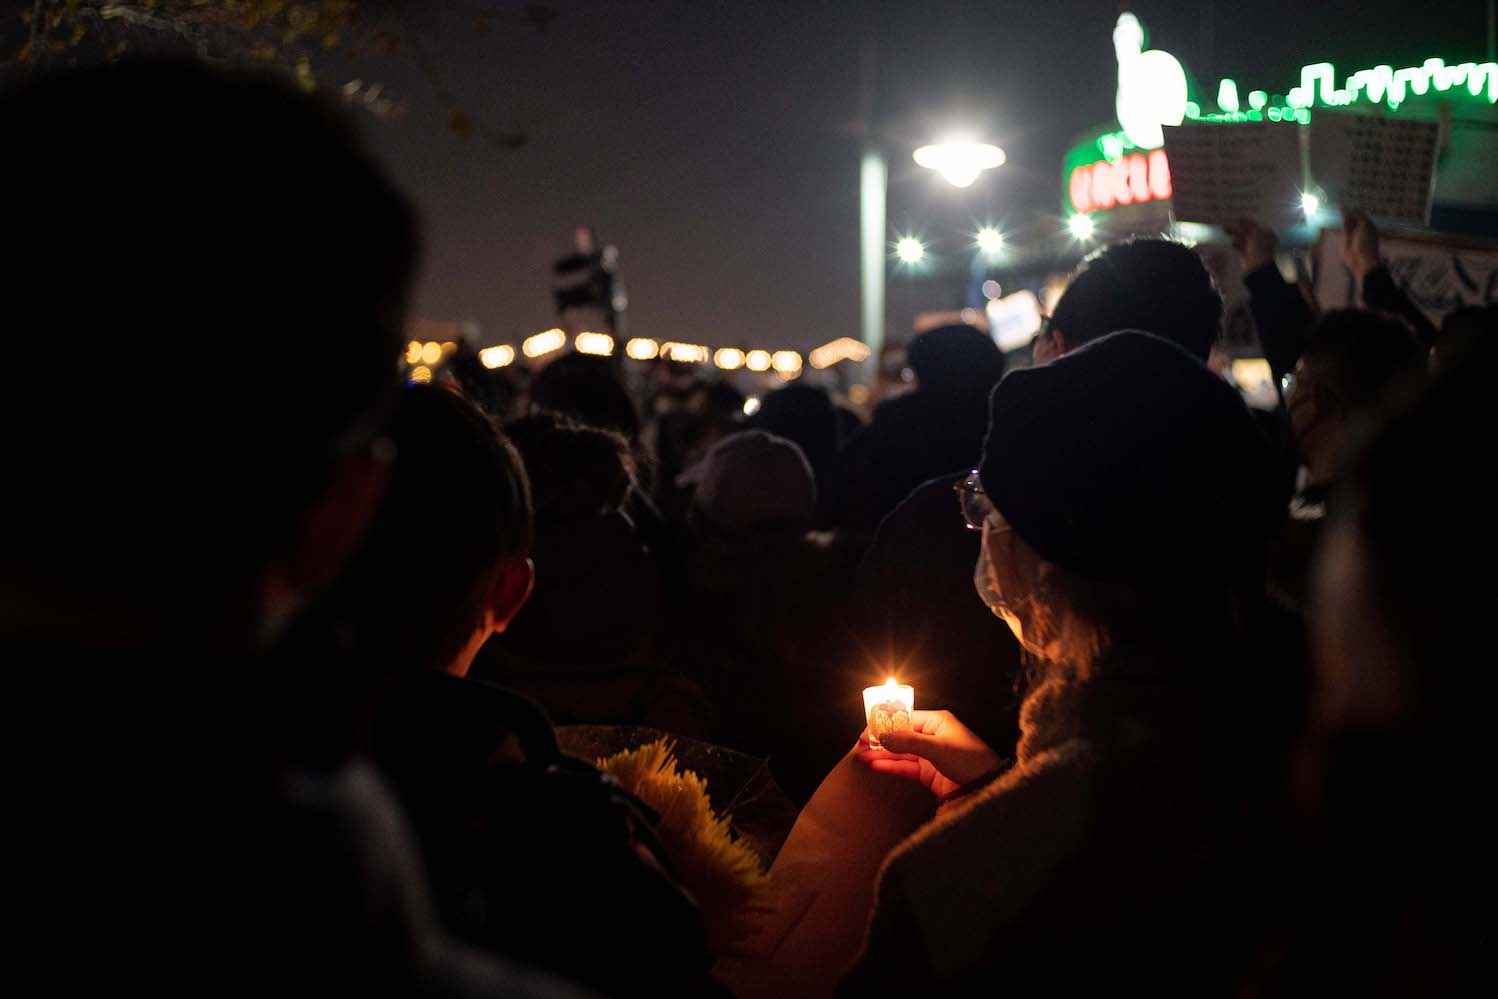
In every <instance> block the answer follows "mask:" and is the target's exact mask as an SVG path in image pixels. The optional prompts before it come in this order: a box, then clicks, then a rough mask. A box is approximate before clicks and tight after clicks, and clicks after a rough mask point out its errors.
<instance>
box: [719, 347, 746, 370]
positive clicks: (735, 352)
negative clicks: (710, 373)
mask: <svg viewBox="0 0 1498 999" xmlns="http://www.w3.org/2000/svg"><path fill="white" fill-rule="evenodd" d="M713 363H714V364H716V365H717V366H718V367H720V368H722V369H723V370H724V371H737V370H738V369H739V368H742V367H743V366H744V352H743V351H742V350H739V348H737V347H723V348H720V349H719V350H718V352H717V353H716V354H714V355H713Z"/></svg>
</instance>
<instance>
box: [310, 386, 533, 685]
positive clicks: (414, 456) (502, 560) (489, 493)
mask: <svg viewBox="0 0 1498 999" xmlns="http://www.w3.org/2000/svg"><path fill="white" fill-rule="evenodd" d="M391 438H392V439H393V440H394V442H395V447H396V458H395V466H394V471H393V474H392V475H391V477H390V484H389V487H388V488H387V490H386V492H385V497H384V499H383V500H382V501H381V503H380V507H379V511H378V513H377V514H376V516H375V519H374V523H373V525H372V526H371V528H370V531H369V534H368V535H367V536H366V538H365V540H364V544H363V546H362V547H361V548H360V549H359V551H358V552H356V553H355V554H354V556H353V558H351V559H350V561H349V563H348V567H347V569H346V570H345V572H344V573H343V575H342V576H341V577H340V578H339V580H338V582H337V583H336V584H335V585H334V587H333V589H332V592H331V594H330V599H331V601H332V602H333V604H334V605H336V606H337V607H338V608H339V610H340V611H341V612H342V614H343V616H344V617H345V618H347V619H348V620H350V621H351V622H353V623H354V624H355V626H356V629H357V633H358V634H359V636H360V638H361V640H362V641H363V642H364V643H365V644H366V645H367V646H368V647H369V648H370V649H372V650H374V651H376V652H377V653H378V654H379V655H380V656H381V657H382V658H384V659H386V661H388V662H391V663H393V664H395V665H396V666H397V667H398V668H405V669H422V668H425V669H439V670H441V669H449V668H451V667H452V665H453V663H454V662H455V661H456V660H457V659H458V657H459V656H460V653H462V652H463V651H464V649H465V648H466V647H468V646H470V645H473V644H474V642H475V640H476V636H477V638H478V639H479V640H481V639H482V637H487V633H488V632H489V631H493V630H503V628H504V626H505V625H507V624H508V623H509V620H510V618H511V617H513V616H514V613H515V611H517V610H519V608H520V605H521V603H523V602H524V599H525V597H526V595H527V594H528V593H529V589H530V569H529V566H528V565H525V564H524V563H525V560H526V557H527V556H528V555H529V554H530V550H531V499H530V489H529V487H528V485H527V483H526V478H525V469H524V468H523V466H522V465H521V463H520V456H519V455H518V454H516V453H515V449H514V448H513V447H511V446H510V444H509V442H508V441H506V440H505V439H504V438H503V437H502V436H501V435H500V433H499V432H498V430H497V429H496V428H495V427H494V425H493V424H492V423H490V422H489V420H488V418H487V417H485V416H484V414H483V413H482V412H480V411H479V409H478V408H477V407H476V406H474V405H473V404H472V403H470V402H468V401H467V400H466V399H463V398H461V397H459V396H458V395H457V394H455V393H453V392H450V391H448V390H446V389H442V388H437V387H435V386H425V385H419V386H415V387H413V388H410V389H408V390H406V392H405V393H403V396H402V399H401V402H400V408H399V410H398V411H397V413H396V416H395V421H394V424H393V425H392V428H391ZM486 614H488V615H490V616H489V617H488V618H486ZM486 622H487V628H486ZM481 631H482V632H484V634H483V635H479V634H478V633H479V632H481ZM475 650H476V646H475ZM470 658H471V657H470ZM463 665H464V666H466V662H465V663H464V664H463Z"/></svg>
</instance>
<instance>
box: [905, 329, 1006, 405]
mask: <svg viewBox="0 0 1498 999" xmlns="http://www.w3.org/2000/svg"><path fill="white" fill-rule="evenodd" d="M906 357H907V359H908V360H909V362H910V368H911V370H912V371H914V372H915V377H916V382H917V385H918V387H919V389H920V390H921V391H923V392H930V393H933V394H942V395H947V394H953V393H955V394H959V395H963V396H966V395H969V394H971V393H972V392H974V391H976V392H978V393H979V394H981V395H983V396H984V397H985V398H986V397H987V393H988V390H989V389H990V388H992V387H993V384H994V382H996V381H998V380H999V378H1001V377H1002V376H1003V374H1004V355H1003V354H1002V353H1000V351H999V348H998V347H997V346H996V345H995V344H994V342H993V340H992V339H991V338H990V337H989V336H988V335H987V334H985V333H983V332H982V331H980V330H977V329H974V328H973V327H971V326H965V325H961V324H959V325H956V326H939V327H937V328H936V329H933V330H928V331H926V332H925V333H922V334H921V335H920V336H918V337H916V338H915V339H914V340H912V341H911V342H910V347H909V348H908V350H907V351H906Z"/></svg>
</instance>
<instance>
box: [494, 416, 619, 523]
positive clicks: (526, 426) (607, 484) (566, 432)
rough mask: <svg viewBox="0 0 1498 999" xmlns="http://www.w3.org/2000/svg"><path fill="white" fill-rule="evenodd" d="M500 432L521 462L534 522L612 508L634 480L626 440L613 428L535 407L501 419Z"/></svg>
mask: <svg viewBox="0 0 1498 999" xmlns="http://www.w3.org/2000/svg"><path fill="white" fill-rule="evenodd" d="M505 433H506V434H507V435H509V438H510V440H511V441H512V442H513V443H514V445H515V448H516V450H518V451H519V452H520V457H521V458H522V459H523V460H524V462H525V468H526V471H527V473H528V474H529V478H530V483H531V495H532V497H533V498H534V503H535V509H536V524H537V526H548V525H551V524H557V523H565V522H568V521H574V520H581V519H585V518H587V517H593V516H597V515H598V514H600V513H602V512H604V511H606V510H610V509H614V510H617V509H618V508H619V507H620V505H621V504H622V503H623V502H624V499H625V496H626V495H627V494H628V492H629V487H630V485H631V484H632V483H633V482H634V461H633V459H632V458H631V457H630V449H629V442H628V441H626V440H625V439H624V438H623V437H622V436H621V435H619V434H618V433H615V432H614V431H612V430H603V429H600V428H598V427H589V426H584V425H583V424H581V423H577V422H575V421H573V420H570V419H568V418H567V417H565V416H562V415H560V414H557V413H538V414H536V415H535V416H527V417H523V418H521V419H519V420H512V421H510V422H509V423H507V424H505Z"/></svg>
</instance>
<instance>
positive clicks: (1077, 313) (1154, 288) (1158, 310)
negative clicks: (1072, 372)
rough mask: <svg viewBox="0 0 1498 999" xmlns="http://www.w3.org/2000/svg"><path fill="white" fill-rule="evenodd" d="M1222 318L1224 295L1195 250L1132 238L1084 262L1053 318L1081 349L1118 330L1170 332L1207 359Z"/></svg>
mask: <svg viewBox="0 0 1498 999" xmlns="http://www.w3.org/2000/svg"><path fill="white" fill-rule="evenodd" d="M1221 323H1222V296H1221V295H1219V294H1218V292H1217V287H1216V285H1214V284H1213V283H1212V276H1211V275H1210V274H1208V273H1207V268H1206V267H1205V266H1204V265H1203V264H1202V260H1201V257H1200V256H1198V255H1197V253H1196V251H1195V250H1192V249H1191V248H1190V247H1187V246H1185V245H1184V244H1182V243H1177V242H1174V241H1172V240H1168V239H1159V238H1148V239H1130V240H1125V241H1124V242H1122V243H1114V244H1113V245H1111V246H1109V247H1107V248H1105V249H1103V250H1100V251H1099V252H1097V253H1095V254H1093V255H1092V256H1090V257H1088V258H1087V260H1085V261H1084V262H1083V263H1082V266H1081V268H1080V269H1079V270H1078V271H1077V273H1076V276H1075V277H1073V278H1072V281H1071V284H1070V285H1068V286H1067V289H1066V292H1065V293H1064V294H1063V295H1062V296H1061V300H1060V301H1059V302H1057V303H1056V308H1055V311H1054V312H1053V313H1052V315H1051V329H1053V330H1055V331H1056V332H1058V333H1059V334H1060V335H1061V336H1062V337H1063V338H1064V339H1065V344H1066V346H1065V349H1066V350H1074V349H1076V348H1077V347H1080V346H1082V345H1083V344H1085V343H1090V342H1091V341H1093V340H1096V339H1098V338H1099V337H1103V336H1107V335H1108V334H1109V333H1112V332H1114V331H1115V330H1124V329H1129V330H1143V331H1144V332H1146V333H1153V334H1155V335H1156V336H1159V337H1164V338H1165V339H1166V340H1169V341H1171V342H1172V343H1174V344H1176V345H1177V346H1179V347H1182V348H1184V349H1185V351H1186V352H1187V353H1188V354H1192V355H1193V356H1195V357H1197V358H1200V359H1201V360H1203V361H1205V360H1206V359H1207V355H1208V354H1209V353H1211V350H1212V343H1213V341H1215V340H1216V339H1217V333H1218V328H1219V327H1220V325H1221Z"/></svg>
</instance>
